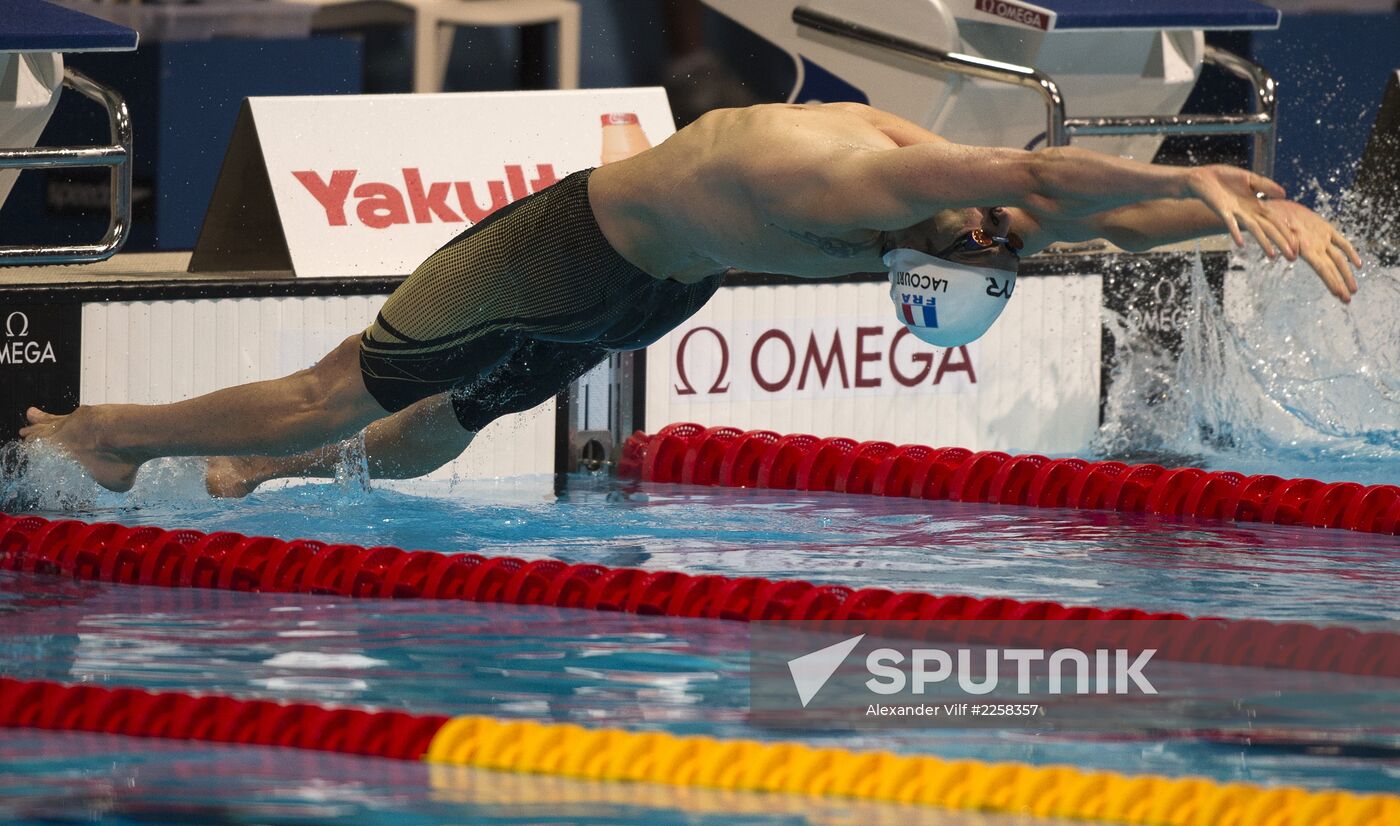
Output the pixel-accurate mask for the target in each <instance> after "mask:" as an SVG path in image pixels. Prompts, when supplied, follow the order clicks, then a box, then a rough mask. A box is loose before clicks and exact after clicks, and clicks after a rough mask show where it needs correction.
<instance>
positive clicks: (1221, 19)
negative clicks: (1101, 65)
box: [978, 0, 1281, 32]
mask: <svg viewBox="0 0 1400 826" xmlns="http://www.w3.org/2000/svg"><path fill="white" fill-rule="evenodd" d="M978 5H979V6H980V5H981V4H980V3H979V4H978ZM1018 5H1019V4H1018ZM1026 5H1028V6H1038V7H1040V8H1042V9H1045V10H1046V11H1048V12H1050V13H1051V14H1053V15H1054V22H1053V23H1051V24H1050V27H1049V28H1050V30H1051V31H1057V32H1064V31H1101V30H1104V29H1115V30H1119V31H1122V30H1126V29H1201V30H1204V31H1232V30H1234V31H1240V30H1248V29H1276V28H1278V25H1279V20H1280V18H1281V15H1280V13H1279V11H1278V9H1275V8H1271V7H1269V6H1266V5H1264V4H1263V3H1256V2H1253V0H1033V2H1031V3H1028V4H1026Z"/></svg>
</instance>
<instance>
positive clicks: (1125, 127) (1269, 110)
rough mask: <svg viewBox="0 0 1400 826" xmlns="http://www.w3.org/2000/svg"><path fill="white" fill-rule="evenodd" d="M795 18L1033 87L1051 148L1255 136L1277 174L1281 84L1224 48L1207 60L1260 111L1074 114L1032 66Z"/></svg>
mask: <svg viewBox="0 0 1400 826" xmlns="http://www.w3.org/2000/svg"><path fill="white" fill-rule="evenodd" d="M792 22H794V23H796V24H797V25H798V26H801V27H802V28H805V29H810V30H812V31H816V32H821V33H823V34H829V35H833V36H835V37H839V38H844V39H846V40H852V41H856V42H859V43H865V44H868V45H871V46H875V47H877V48H881V49H884V50H886V51H890V52H894V53H897V54H901V55H904V56H906V57H912V58H914V59H916V60H920V61H923V62H925V63H928V64H931V65H933V66H937V67H938V68H940V69H946V70H948V71H951V72H955V73H957V74H961V75H968V76H970V77H979V78H982V79H984V80H992V81H996V82H998V83H1007V84H1011V85H1013V86H1020V87H1022V88H1026V89H1031V90H1032V91H1035V92H1036V93H1038V94H1039V95H1040V97H1041V99H1042V100H1043V101H1044V102H1045V121H1046V122H1045V134H1044V136H1043V137H1044V139H1045V142H1046V145H1047V146H1066V145H1068V144H1069V142H1070V138H1071V137H1073V136H1075V135H1085V136H1088V135H1252V136H1253V137H1254V151H1253V159H1252V164H1251V166H1252V168H1253V169H1254V171H1255V172H1258V173H1259V174H1261V175H1264V176H1266V177H1267V176H1271V175H1272V174H1273V169H1274V142H1275V138H1276V136H1277V130H1278V119H1277V113H1278V90H1277V87H1276V86H1275V84H1274V80H1273V78H1272V77H1270V76H1269V73H1268V72H1267V71H1265V70H1264V68H1263V67H1262V66H1259V65H1258V64H1256V63H1253V62H1251V61H1249V60H1246V59H1245V58H1243V57H1240V56H1239V55H1236V54H1233V53H1231V52H1227V51H1225V50H1224V49H1219V48H1216V47H1214V46H1207V47H1206V52H1205V55H1204V59H1205V62H1207V63H1211V64H1213V65H1215V66H1219V67H1220V68H1222V69H1224V70H1225V71H1227V72H1229V73H1230V74H1232V75H1235V76H1236V77H1239V78H1242V79H1244V80H1247V81H1249V82H1250V85H1251V86H1252V87H1253V90H1254V100H1253V109H1254V111H1253V112H1252V113H1250V114H1243V115H1126V116H1103V117H1091V118H1070V117H1066V115H1065V99H1064V95H1062V94H1061V93H1060V87H1059V85H1058V84H1057V83H1055V81H1054V80H1053V79H1052V78H1051V77H1050V76H1049V75H1046V74H1045V73H1043V72H1041V71H1040V70H1038V69H1035V68H1032V67H1030V66H1018V65H1016V64H1014V63H1002V62H1001V61H998V60H988V59H986V58H981V57H974V56H972V55H966V54H960V53H958V52H947V51H944V50H942V49H936V48H934V47H932V46H927V45H924V44H923V43H919V42H918V41H915V40H910V39H909V38H906V37H902V36H900V35H897V34H891V33H889V32H886V31H882V30H880V29H874V28H871V27H869V26H866V25H864V24H861V23H857V22H855V21H853V20H847V19H845V18H843V17H837V16H835V15H832V14H827V13H826V12H822V11H817V10H816V9H813V8H809V7H807V6H797V7H796V8H794V9H793V10H792ZM1040 139H1041V136H1037V138H1036V140H1035V141H1032V143H1031V146H1034V145H1035V144H1036V143H1039V141H1040Z"/></svg>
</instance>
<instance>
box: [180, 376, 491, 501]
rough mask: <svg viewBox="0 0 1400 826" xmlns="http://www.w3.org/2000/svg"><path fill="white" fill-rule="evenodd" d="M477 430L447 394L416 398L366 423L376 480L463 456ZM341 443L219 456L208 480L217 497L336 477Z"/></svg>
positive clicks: (418, 471)
mask: <svg viewBox="0 0 1400 826" xmlns="http://www.w3.org/2000/svg"><path fill="white" fill-rule="evenodd" d="M475 436H476V434H475V433H473V432H470V431H467V430H463V429H462V428H461V426H459V425H458V424H457V417H456V414H455V413H454V412H453V410H452V401H451V399H450V398H449V394H448V393H439V394H437V395H436V396H429V397H428V398H426V399H423V400H421V401H418V402H415V403H414V404H411V405H409V406H408V407H406V408H404V409H403V410H400V411H399V412H397V413H395V414H394V415H392V416H388V417H386V418H383V419H380V420H379V421H377V422H375V423H373V424H371V425H370V426H369V427H367V428H365V454H366V458H367V460H368V463H369V473H370V476H371V477H372V478H374V479H412V478H414V477H416V476H423V475H424V474H427V473H431V472H432V471H434V470H437V469H438V468H440V467H442V466H443V465H445V464H447V463H448V462H450V461H452V460H453V459H455V458H457V457H458V456H460V455H461V453H462V451H464V450H466V449H467V446H468V445H470V444H471V442H472V439H473V438H475ZM340 461H341V450H340V446H339V445H338V444H333V445H327V446H325V447H321V448H317V449H315V450H310V451H307V452H305V453H299V454H297V455H295V456H217V457H213V458H211V459H210V460H209V467H208V470H207V472H206V475H205V485H206V487H207V488H208V489H209V493H211V494H213V495H214V496H246V495H247V494H249V493H251V492H252V491H253V490H254V489H255V488H257V487H258V485H261V484H262V483H264V482H268V481H271V480H273V479H289V478H333V477H334V476H335V472H336V467H337V465H338V464H339V463H340Z"/></svg>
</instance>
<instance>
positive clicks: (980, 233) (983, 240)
mask: <svg viewBox="0 0 1400 826" xmlns="http://www.w3.org/2000/svg"><path fill="white" fill-rule="evenodd" d="M998 244H1000V245H1001V246H1003V247H1005V248H1006V251H1007V252H1009V253H1011V254H1012V255H1014V256H1016V257H1017V258H1020V257H1021V256H1020V252H1021V248H1022V247H1024V246H1025V242H1023V241H1022V240H1021V236H1019V235H1017V234H1016V233H1014V232H1008V233H1007V234H1006V235H1005V236H1001V235H992V234H991V233H990V232H987V231H986V230H984V229H980V228H979V229H972V230H968V231H967V232H964V233H963V234H962V235H959V236H958V237H957V240H955V241H954V242H953V243H951V244H949V245H948V247H947V248H946V249H944V250H943V251H942V252H938V253H934V254H935V255H936V256H937V257H939V258H947V257H948V256H949V255H951V254H953V253H955V252H980V251H981V250H985V249H989V248H991V247H995V246H997V245H998Z"/></svg>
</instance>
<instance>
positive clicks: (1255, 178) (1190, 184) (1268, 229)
mask: <svg viewBox="0 0 1400 826" xmlns="http://www.w3.org/2000/svg"><path fill="white" fill-rule="evenodd" d="M1182 176H1183V184H1184V191H1183V192H1182V195H1181V197H1186V198H1196V199H1198V200H1200V201H1201V202H1202V203H1204V204H1205V205H1206V206H1208V207H1210V209H1211V211H1213V212H1214V213H1215V214H1216V215H1218V216H1220V219H1221V220H1222V221H1224V222H1225V228H1226V229H1228V230H1229V231H1230V237H1231V238H1233V239H1235V246H1238V247H1242V246H1244V233H1243V232H1242V231H1241V228H1243V229H1244V230H1247V231H1248V232H1249V233H1250V234H1251V235H1253V236H1254V237H1255V238H1256V239H1257V240H1258V241H1259V246H1261V247H1263V248H1264V254H1265V255H1267V256H1269V257H1270V258H1276V257H1278V254H1279V251H1280V250H1282V252H1283V255H1284V257H1285V258H1287V259H1288V260H1289V261H1293V260H1295V259H1296V258H1297V257H1298V251H1297V249H1296V248H1295V247H1294V246H1293V238H1292V237H1291V236H1290V235H1289V233H1288V232H1286V231H1285V230H1284V228H1283V227H1281V226H1279V224H1278V223H1277V222H1276V221H1275V220H1274V218H1273V217H1272V215H1271V214H1270V212H1269V210H1268V208H1267V207H1266V206H1265V205H1266V204H1268V203H1270V201H1269V199H1271V198H1282V197H1284V191H1283V187H1281V186H1279V185H1278V184H1277V183H1274V182H1273V181H1271V180H1269V179H1268V178H1265V177H1264V176H1263V175H1256V174H1255V173H1253V172H1250V171H1249V170H1247V169H1240V168H1239V167H1236V166H1226V165H1224V164H1212V165H1210V166H1198V167H1193V168H1190V169H1183V170H1182ZM1261 196H1262V197H1261Z"/></svg>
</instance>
